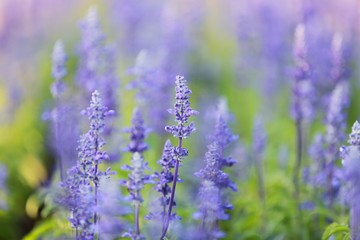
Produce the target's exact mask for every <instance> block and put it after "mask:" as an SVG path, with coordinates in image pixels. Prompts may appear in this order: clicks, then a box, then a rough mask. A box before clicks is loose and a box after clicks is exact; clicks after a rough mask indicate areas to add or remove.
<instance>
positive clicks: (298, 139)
mask: <svg viewBox="0 0 360 240" xmlns="http://www.w3.org/2000/svg"><path fill="white" fill-rule="evenodd" d="M302 138H303V137H302V126H301V120H297V121H296V146H297V147H296V152H297V154H296V163H295V167H294V176H293V177H294V178H293V181H294V188H295V198H296V200H297V202H298V203H300V172H301V163H302V141H303V139H302Z"/></svg>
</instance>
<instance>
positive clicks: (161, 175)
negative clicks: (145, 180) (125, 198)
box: [146, 140, 180, 226]
mask: <svg viewBox="0 0 360 240" xmlns="http://www.w3.org/2000/svg"><path fill="white" fill-rule="evenodd" d="M173 149H174V147H173V145H172V144H171V142H170V140H166V142H165V145H164V148H163V153H162V156H161V159H160V160H158V161H157V163H158V164H159V165H161V166H162V169H161V172H155V173H154V174H153V176H152V178H153V179H154V180H156V186H155V190H156V191H157V192H159V193H160V194H161V197H160V198H159V202H160V206H161V210H160V211H158V212H150V213H149V214H148V215H147V216H146V219H148V220H150V219H156V220H161V221H162V226H165V219H166V211H167V210H166V208H167V207H168V205H169V203H170V195H171V187H170V185H169V184H170V183H172V182H173V180H174V175H173V173H172V172H171V171H172V169H173V168H174V167H175V161H174V158H173ZM173 204H175V205H176V203H175V201H174V202H173ZM175 219H180V218H179V217H177V216H176V213H173V214H172V216H171V220H175Z"/></svg>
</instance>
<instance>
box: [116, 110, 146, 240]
mask: <svg viewBox="0 0 360 240" xmlns="http://www.w3.org/2000/svg"><path fill="white" fill-rule="evenodd" d="M128 132H129V133H130V143H129V144H128V146H127V151H129V152H131V153H133V155H132V159H131V165H125V166H123V167H122V169H123V170H126V171H129V172H130V173H129V174H128V180H123V181H121V182H120V183H121V185H123V186H125V187H126V188H127V190H128V192H129V194H130V200H131V202H132V204H133V205H134V209H135V211H134V219H135V230H134V231H133V232H132V231H128V232H126V233H124V234H123V235H122V236H123V237H130V238H131V239H144V237H143V236H142V235H141V233H140V225H139V220H140V219H139V218H140V206H141V204H142V202H143V201H144V199H143V197H142V196H141V190H142V189H143V188H144V187H145V184H149V183H153V181H152V177H151V176H150V175H147V174H145V171H146V170H150V168H149V167H148V162H145V161H144V158H143V152H144V151H145V150H147V149H148V145H147V144H146V143H145V142H144V140H145V137H146V135H147V133H148V130H147V129H146V127H145V126H144V120H143V118H142V115H141V113H140V111H139V110H138V109H135V110H134V112H133V116H132V126H131V128H130V129H129V130H128Z"/></svg>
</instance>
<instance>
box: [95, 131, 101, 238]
mask: <svg viewBox="0 0 360 240" xmlns="http://www.w3.org/2000/svg"><path fill="white" fill-rule="evenodd" d="M98 137H99V136H96V137H95V153H96V155H97V154H98V150H99V143H98ZM98 166H99V164H98V162H97V161H96V162H95V173H94V176H95V178H97V172H98ZM97 181H98V179H96V180H95V182H94V192H95V199H94V201H95V212H94V225H95V231H96V232H97V234H98V239H100V233H99V228H98V218H99V216H98V214H97V204H98V189H99V186H98V182H97Z"/></svg>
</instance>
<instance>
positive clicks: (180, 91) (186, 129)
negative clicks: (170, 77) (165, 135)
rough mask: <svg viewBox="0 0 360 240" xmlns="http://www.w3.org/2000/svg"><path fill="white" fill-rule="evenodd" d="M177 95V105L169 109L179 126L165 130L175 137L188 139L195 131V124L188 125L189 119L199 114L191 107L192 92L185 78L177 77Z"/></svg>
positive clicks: (168, 127)
mask: <svg viewBox="0 0 360 240" xmlns="http://www.w3.org/2000/svg"><path fill="white" fill-rule="evenodd" d="M175 84H176V87H175V91H176V95H175V99H176V102H175V105H174V108H173V109H169V110H168V112H169V113H170V114H172V115H174V116H175V121H176V122H177V123H178V124H177V125H172V126H166V127H165V130H166V131H167V132H169V133H171V134H173V135H174V137H176V138H188V137H189V136H190V134H191V132H193V131H195V125H194V123H190V124H189V125H186V124H187V122H188V120H189V117H191V116H193V115H197V114H198V112H197V111H195V110H193V109H192V108H191V107H190V101H189V99H190V94H191V90H190V89H189V87H188V86H187V85H186V80H185V78H184V77H183V76H176V81H175Z"/></svg>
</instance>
